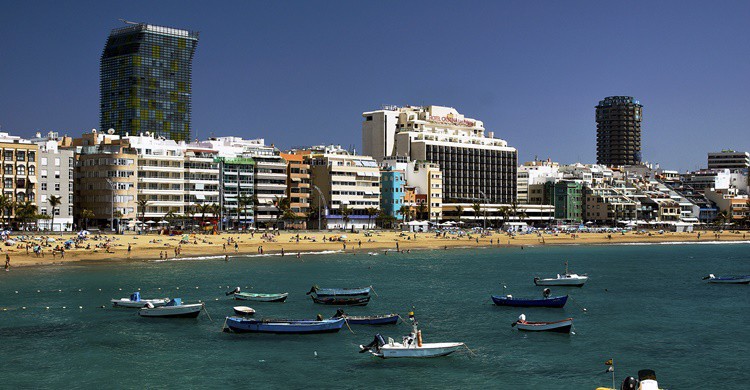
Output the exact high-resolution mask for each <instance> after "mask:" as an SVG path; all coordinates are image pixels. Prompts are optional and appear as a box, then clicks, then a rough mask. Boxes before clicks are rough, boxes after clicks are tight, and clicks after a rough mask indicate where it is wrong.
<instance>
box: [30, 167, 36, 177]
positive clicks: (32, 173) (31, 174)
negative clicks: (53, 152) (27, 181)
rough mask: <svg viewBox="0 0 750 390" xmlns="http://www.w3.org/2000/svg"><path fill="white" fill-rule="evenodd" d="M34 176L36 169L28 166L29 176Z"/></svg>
mask: <svg viewBox="0 0 750 390" xmlns="http://www.w3.org/2000/svg"><path fill="white" fill-rule="evenodd" d="M34 175H36V167H34V166H33V165H29V176H34Z"/></svg>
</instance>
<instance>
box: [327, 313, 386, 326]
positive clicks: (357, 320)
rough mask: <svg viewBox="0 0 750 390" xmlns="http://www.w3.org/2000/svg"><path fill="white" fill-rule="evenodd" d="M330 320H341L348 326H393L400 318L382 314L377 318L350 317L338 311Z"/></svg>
mask: <svg viewBox="0 0 750 390" xmlns="http://www.w3.org/2000/svg"><path fill="white" fill-rule="evenodd" d="M332 318H343V319H345V320H346V322H347V323H349V324H350V325H393V324H395V323H397V322H398V319H399V318H400V317H399V315H398V314H384V315H379V316H350V315H348V314H346V313H344V311H343V310H341V309H339V310H337V311H336V314H334V316H333V317H332Z"/></svg>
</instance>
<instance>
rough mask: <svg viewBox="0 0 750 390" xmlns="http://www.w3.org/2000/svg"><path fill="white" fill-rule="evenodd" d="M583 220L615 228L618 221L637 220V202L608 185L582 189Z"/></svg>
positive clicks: (638, 205)
mask: <svg viewBox="0 0 750 390" xmlns="http://www.w3.org/2000/svg"><path fill="white" fill-rule="evenodd" d="M583 199H584V203H583V209H584V213H583V214H584V220H585V221H587V222H592V223H596V224H601V225H609V226H617V224H618V221H633V220H637V219H638V209H639V208H640V204H639V202H638V201H637V200H636V199H634V198H633V197H629V196H627V195H625V194H623V193H622V192H621V191H619V190H617V189H616V188H613V187H611V186H608V185H596V186H594V187H585V188H584V198H583Z"/></svg>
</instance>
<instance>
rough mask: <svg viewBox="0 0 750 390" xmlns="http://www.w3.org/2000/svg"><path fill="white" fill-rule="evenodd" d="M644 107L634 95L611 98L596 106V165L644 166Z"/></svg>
mask: <svg viewBox="0 0 750 390" xmlns="http://www.w3.org/2000/svg"><path fill="white" fill-rule="evenodd" d="M642 109H643V106H642V105H641V103H640V102H639V101H638V100H635V99H634V98H633V97H631V96H610V97H606V98H604V100H601V101H599V105H597V106H596V163H597V164H602V165H607V166H620V165H636V164H640V163H641V118H642Z"/></svg>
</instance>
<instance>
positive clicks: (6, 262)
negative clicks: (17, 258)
mask: <svg viewBox="0 0 750 390" xmlns="http://www.w3.org/2000/svg"><path fill="white" fill-rule="evenodd" d="M9 269H10V254H8V253H6V254H5V270H6V271H8V270H9Z"/></svg>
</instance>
